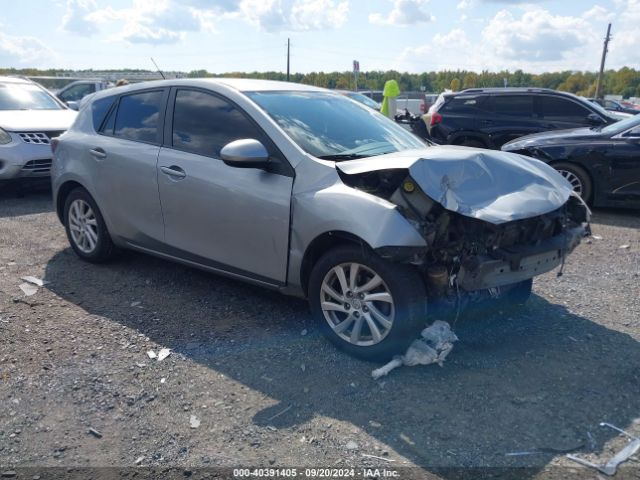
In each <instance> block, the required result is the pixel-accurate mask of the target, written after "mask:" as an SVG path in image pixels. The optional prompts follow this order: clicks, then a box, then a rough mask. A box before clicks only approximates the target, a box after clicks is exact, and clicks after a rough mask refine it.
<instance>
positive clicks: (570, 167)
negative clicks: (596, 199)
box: [551, 162, 593, 202]
mask: <svg viewBox="0 0 640 480" xmlns="http://www.w3.org/2000/svg"><path fill="white" fill-rule="evenodd" d="M551 166H552V167H553V168H555V169H556V170H557V171H558V172H560V173H562V174H563V176H564V177H565V178H567V175H566V174H565V173H563V172H566V173H568V174H570V175H573V177H571V179H570V181H571V180H576V181H578V182H579V183H580V187H579V188H580V191H578V187H577V186H576V185H575V184H573V183H572V185H573V186H574V190H575V191H576V192H578V193H579V194H580V196H581V197H582V199H583V200H584V201H585V202H590V201H591V195H592V194H593V182H591V177H589V174H588V173H587V172H586V171H585V169H584V168H582V167H581V166H579V165H576V164H574V163H569V162H558V163H554V164H553V165H551Z"/></svg>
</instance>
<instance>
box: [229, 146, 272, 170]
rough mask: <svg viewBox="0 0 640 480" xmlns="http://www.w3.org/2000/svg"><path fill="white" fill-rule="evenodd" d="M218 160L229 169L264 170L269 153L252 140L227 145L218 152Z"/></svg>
mask: <svg viewBox="0 0 640 480" xmlns="http://www.w3.org/2000/svg"><path fill="white" fill-rule="evenodd" d="M220 158H222V160H223V161H224V163H226V164H227V165H229V166H231V167H238V168H263V169H264V168H267V167H268V165H269V152H267V149H266V148H265V147H264V145H263V144H262V143H260V142H259V141H258V140H255V139H253V138H244V139H242V140H235V141H233V142H231V143H227V144H226V145H225V146H224V147H222V150H220Z"/></svg>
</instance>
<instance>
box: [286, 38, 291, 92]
mask: <svg viewBox="0 0 640 480" xmlns="http://www.w3.org/2000/svg"><path fill="white" fill-rule="evenodd" d="M290 58H291V40H290V39H289V38H287V82H288V81H289V62H290Z"/></svg>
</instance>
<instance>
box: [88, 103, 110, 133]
mask: <svg viewBox="0 0 640 480" xmlns="http://www.w3.org/2000/svg"><path fill="white" fill-rule="evenodd" d="M115 99H116V97H106V98H101V99H100V100H96V101H95V102H93V103H92V104H91V117H92V118H93V129H94V130H95V131H96V132H98V131H100V127H102V123H103V122H104V119H105V117H106V116H107V114H108V113H109V110H111V106H112V105H113V102H115Z"/></svg>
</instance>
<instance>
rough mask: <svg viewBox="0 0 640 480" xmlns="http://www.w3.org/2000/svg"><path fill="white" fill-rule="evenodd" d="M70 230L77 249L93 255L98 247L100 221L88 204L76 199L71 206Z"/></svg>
mask: <svg viewBox="0 0 640 480" xmlns="http://www.w3.org/2000/svg"><path fill="white" fill-rule="evenodd" d="M69 230H70V232H71V238H72V239H73V243H75V245H76V247H78V249H79V250H80V251H81V252H83V253H88V254H89V253H92V252H93V251H94V250H95V248H96V245H98V221H97V219H96V215H95V213H94V211H93V209H92V208H91V205H89V204H88V203H87V202H85V201H84V200H81V199H76V200H74V201H73V202H71V205H69Z"/></svg>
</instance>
